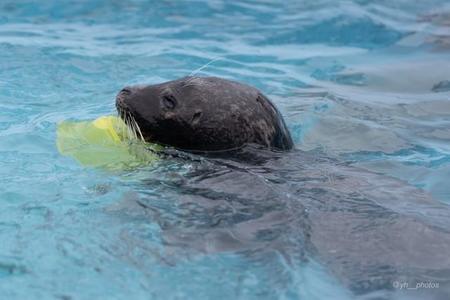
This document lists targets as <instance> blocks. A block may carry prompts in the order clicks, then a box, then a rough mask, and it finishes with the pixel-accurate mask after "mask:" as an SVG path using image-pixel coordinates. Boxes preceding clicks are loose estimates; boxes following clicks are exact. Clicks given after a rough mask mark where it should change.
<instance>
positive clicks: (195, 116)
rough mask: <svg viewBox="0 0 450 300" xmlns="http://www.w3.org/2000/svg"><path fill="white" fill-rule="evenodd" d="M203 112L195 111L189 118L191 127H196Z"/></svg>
mask: <svg viewBox="0 0 450 300" xmlns="http://www.w3.org/2000/svg"><path fill="white" fill-rule="evenodd" d="M202 114H203V112H202V111H201V110H197V111H196V112H195V113H194V114H193V115H192V118H191V125H197V124H198V122H200V118H201V117H202Z"/></svg>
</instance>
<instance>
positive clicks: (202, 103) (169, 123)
mask: <svg viewBox="0 0 450 300" xmlns="http://www.w3.org/2000/svg"><path fill="white" fill-rule="evenodd" d="M116 106H117V109H118V111H119V113H120V114H121V115H122V116H123V115H131V117H132V118H134V119H135V120H136V122H137V124H138V125H139V128H140V130H141V132H142V135H143V137H144V139H145V140H146V141H148V142H154V143H159V144H162V145H169V146H173V147H175V148H178V149H182V150H188V151H222V150H230V149H236V148H240V147H242V146H244V145H246V144H252V143H253V144H259V145H262V146H264V147H267V148H271V149H277V150H289V149H292V147H293V142H292V139H291V136H290V134H289V131H288V129H287V128H286V125H285V123H284V120H283V118H282V116H281V114H280V113H279V111H278V110H277V108H276V107H275V106H274V105H273V104H272V102H270V100H269V99H267V97H265V96H264V95H263V94H262V93H261V92H260V91H258V90H257V89H255V88H253V87H251V86H248V85H244V84H241V83H238V82H234V81H230V80H225V79H221V78H217V77H185V78H181V79H178V80H174V81H169V82H165V83H162V84H156V85H148V86H144V87H137V86H135V87H126V88H124V89H123V90H122V91H121V92H120V93H119V94H118V95H117V99H116Z"/></svg>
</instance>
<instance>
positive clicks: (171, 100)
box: [162, 95, 177, 109]
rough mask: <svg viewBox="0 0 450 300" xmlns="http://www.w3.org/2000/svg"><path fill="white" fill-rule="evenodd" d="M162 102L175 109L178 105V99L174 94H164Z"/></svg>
mask: <svg viewBox="0 0 450 300" xmlns="http://www.w3.org/2000/svg"><path fill="white" fill-rule="evenodd" d="M162 102H163V104H164V106H165V107H166V108H168V109H174V108H175V106H177V99H175V97H174V96H172V95H164V96H163V97H162Z"/></svg>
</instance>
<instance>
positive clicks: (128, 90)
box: [116, 87, 133, 111]
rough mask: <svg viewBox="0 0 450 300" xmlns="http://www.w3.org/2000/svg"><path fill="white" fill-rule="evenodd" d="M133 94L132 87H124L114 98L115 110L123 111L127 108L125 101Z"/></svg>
mask: <svg viewBox="0 0 450 300" xmlns="http://www.w3.org/2000/svg"><path fill="white" fill-rule="evenodd" d="M132 94H133V88H132V87H124V88H123V89H122V90H120V92H119V93H118V94H117V96H116V107H117V110H119V111H123V110H126V108H127V104H126V102H127V99H129V98H130V96H131V95H132Z"/></svg>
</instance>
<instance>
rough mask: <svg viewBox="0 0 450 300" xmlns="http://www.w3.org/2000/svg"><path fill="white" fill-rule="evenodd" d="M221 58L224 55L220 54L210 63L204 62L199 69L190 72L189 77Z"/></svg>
mask: <svg viewBox="0 0 450 300" xmlns="http://www.w3.org/2000/svg"><path fill="white" fill-rule="evenodd" d="M221 59H222V57H220V56H218V57H216V58H213V59H212V60H210V61H209V62H208V63H206V64H204V65H203V66H201V67H200V68H198V69H197V70H194V71H192V72H191V74H189V77H192V76H194V75H196V74H197V73H198V72H200V71H201V70H203V69H204V68H206V67H207V66H209V65H210V64H212V63H214V62H216V61H218V60H221Z"/></svg>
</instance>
